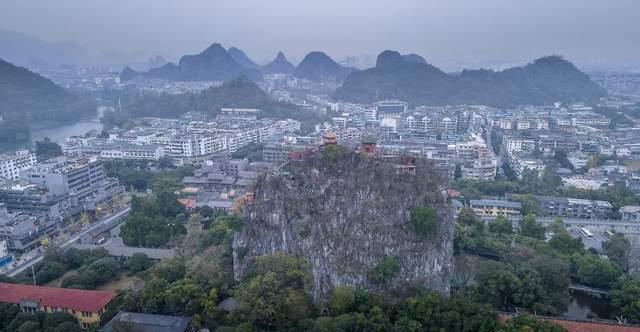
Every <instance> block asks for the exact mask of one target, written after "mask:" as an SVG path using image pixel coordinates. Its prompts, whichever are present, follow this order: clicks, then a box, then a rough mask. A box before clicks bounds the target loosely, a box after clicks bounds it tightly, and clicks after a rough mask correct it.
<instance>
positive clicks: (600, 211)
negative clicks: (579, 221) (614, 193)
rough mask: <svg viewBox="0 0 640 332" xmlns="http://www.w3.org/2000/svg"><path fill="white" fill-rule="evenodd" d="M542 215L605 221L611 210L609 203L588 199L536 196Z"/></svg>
mask: <svg viewBox="0 0 640 332" xmlns="http://www.w3.org/2000/svg"><path fill="white" fill-rule="evenodd" d="M536 199H537V200H538V201H539V202H540V208H541V209H542V214H543V215H545V216H550V217H556V216H557V217H563V218H584V219H606V218H609V216H610V213H611V211H612V209H613V207H612V206H611V203H609V202H605V201H592V200H588V199H578V198H567V197H552V196H536Z"/></svg>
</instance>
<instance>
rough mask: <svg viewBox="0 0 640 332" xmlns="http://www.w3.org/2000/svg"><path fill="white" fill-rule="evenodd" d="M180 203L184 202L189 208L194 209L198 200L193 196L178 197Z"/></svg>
mask: <svg viewBox="0 0 640 332" xmlns="http://www.w3.org/2000/svg"><path fill="white" fill-rule="evenodd" d="M178 203H180V204H182V205H183V206H184V207H186V208H187V209H192V208H193V207H195V206H196V200H195V199H193V198H178Z"/></svg>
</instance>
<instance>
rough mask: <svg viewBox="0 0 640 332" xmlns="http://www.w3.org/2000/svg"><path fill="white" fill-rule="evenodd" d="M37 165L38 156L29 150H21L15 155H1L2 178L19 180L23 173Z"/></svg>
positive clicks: (0, 174) (0, 169)
mask: <svg viewBox="0 0 640 332" xmlns="http://www.w3.org/2000/svg"><path fill="white" fill-rule="evenodd" d="M35 165H36V155H35V154H33V153H31V152H30V151H29V150H19V151H16V153H15V154H14V155H0V178H5V179H9V180H17V179H18V178H19V177H20V172H21V171H25V170H28V169H30V168H31V167H33V166H35Z"/></svg>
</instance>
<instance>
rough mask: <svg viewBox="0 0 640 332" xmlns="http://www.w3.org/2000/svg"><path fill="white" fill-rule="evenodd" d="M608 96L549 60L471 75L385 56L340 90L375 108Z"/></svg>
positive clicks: (338, 94)
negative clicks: (395, 102) (384, 102)
mask: <svg viewBox="0 0 640 332" xmlns="http://www.w3.org/2000/svg"><path fill="white" fill-rule="evenodd" d="M605 95H606V91H605V90H604V89H602V88H601V87H600V86H598V85H597V84H596V83H594V82H593V81H591V79H590V78H589V76H588V75H586V74H585V73H583V72H581V71H580V70H578V69H577V68H576V67H575V66H574V65H573V64H572V63H571V62H569V61H567V60H565V59H563V58H561V57H558V56H549V57H544V58H540V59H537V60H535V61H534V62H532V63H530V64H528V65H526V66H523V67H514V68H511V69H507V70H504V71H492V70H465V71H463V72H462V73H461V74H460V75H451V74H446V73H444V72H443V71H442V70H440V69H438V68H436V67H435V66H432V65H430V64H428V63H426V61H424V59H423V58H422V57H419V58H418V57H416V56H415V55H405V56H402V55H400V53H398V52H395V51H384V52H382V53H381V54H380V55H379V56H378V60H377V63H376V66H375V67H374V68H370V69H367V70H363V71H356V72H352V73H351V74H350V75H349V76H348V77H347V78H346V79H345V82H344V84H343V85H342V86H341V87H340V88H339V89H338V90H337V91H336V97H337V98H339V99H342V100H347V101H352V102H361V103H370V102H375V101H377V100H381V99H401V100H405V101H408V102H410V103H412V104H415V105H454V104H483V105H490V106H511V105H522V104H533V105H540V104H551V103H553V102H556V101H561V102H579V101H580V102H594V101H597V100H598V99H599V98H601V97H603V96H605Z"/></svg>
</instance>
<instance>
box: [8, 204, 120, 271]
mask: <svg viewBox="0 0 640 332" xmlns="http://www.w3.org/2000/svg"><path fill="white" fill-rule="evenodd" d="M129 211H131V207H127V208H126V209H124V210H122V211H120V212H118V213H116V214H113V215H111V216H109V217H108V218H105V219H103V220H101V221H99V222H97V223H94V224H91V225H90V227H88V228H87V229H83V230H81V231H80V232H79V233H78V234H76V235H74V236H72V237H71V238H70V239H69V240H67V241H66V242H64V243H62V244H60V247H61V248H64V247H68V246H69V245H71V244H72V243H74V242H76V241H78V240H79V239H80V237H82V236H84V235H86V234H87V233H89V232H91V231H92V230H94V229H96V228H97V227H100V226H101V225H103V224H106V223H108V222H110V221H112V220H114V219H116V218H121V217H123V216H126V215H127V214H128V213H129ZM43 258H44V253H41V254H39V255H38V256H36V257H34V258H33V259H31V260H29V261H28V262H27V263H25V264H23V265H20V267H18V268H16V269H14V270H12V271H11V272H9V273H7V276H9V277H15V276H17V275H18V274H20V273H21V272H22V271H24V270H26V269H28V268H30V267H31V266H32V265H34V264H36V263H38V262H40V261H42V259H43Z"/></svg>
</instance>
